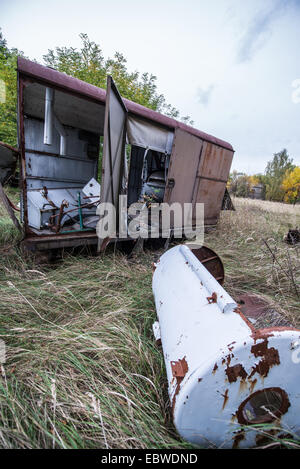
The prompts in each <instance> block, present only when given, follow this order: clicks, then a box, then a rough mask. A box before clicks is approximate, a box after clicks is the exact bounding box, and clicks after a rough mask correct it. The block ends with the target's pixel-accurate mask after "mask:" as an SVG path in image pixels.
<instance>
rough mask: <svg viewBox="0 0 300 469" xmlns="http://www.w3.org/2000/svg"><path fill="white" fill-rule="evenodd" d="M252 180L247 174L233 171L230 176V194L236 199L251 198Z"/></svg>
mask: <svg viewBox="0 0 300 469" xmlns="http://www.w3.org/2000/svg"><path fill="white" fill-rule="evenodd" d="M250 190H251V179H250V176H247V174H245V173H238V172H237V171H233V172H232V173H231V174H230V176H229V192H230V193H231V194H233V195H234V196H236V197H249V195H250Z"/></svg>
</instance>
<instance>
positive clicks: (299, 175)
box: [281, 166, 300, 203]
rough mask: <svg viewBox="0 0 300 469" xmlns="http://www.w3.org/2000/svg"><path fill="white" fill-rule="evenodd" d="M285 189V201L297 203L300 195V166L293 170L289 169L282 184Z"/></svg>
mask: <svg viewBox="0 0 300 469" xmlns="http://www.w3.org/2000/svg"><path fill="white" fill-rule="evenodd" d="M281 187H282V189H283V190H284V191H285V196H284V200H285V202H290V203H295V202H296V201H297V200H298V198H299V197H300V166H296V167H295V169H293V171H287V172H286V173H285V176H284V179H283V181H282V185H281Z"/></svg>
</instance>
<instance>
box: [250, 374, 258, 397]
mask: <svg viewBox="0 0 300 469" xmlns="http://www.w3.org/2000/svg"><path fill="white" fill-rule="evenodd" d="M256 383H257V379H256V378H255V379H253V380H252V381H251V380H250V388H249V391H250V393H251V394H252V393H253V390H254V388H255V385H256Z"/></svg>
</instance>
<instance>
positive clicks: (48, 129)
mask: <svg viewBox="0 0 300 469" xmlns="http://www.w3.org/2000/svg"><path fill="white" fill-rule="evenodd" d="M53 126H54V127H55V128H56V130H57V132H58V133H59V135H60V148H59V154H60V155H61V156H65V155H66V154H67V132H66V130H65V128H64V126H63V125H62V124H61V122H60V121H59V119H58V117H57V116H56V115H55V112H54V90H53V88H46V95H45V125H44V144H45V145H52V142H53Z"/></svg>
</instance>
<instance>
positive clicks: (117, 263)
mask: <svg viewBox="0 0 300 469" xmlns="http://www.w3.org/2000/svg"><path fill="white" fill-rule="evenodd" d="M234 203H235V204H236V208H237V210H236V212H224V213H222V215H221V219H220V223H219V225H218V227H217V230H216V231H213V232H210V233H209V234H208V235H206V239H205V242H206V244H207V245H208V246H210V247H212V248H213V249H214V250H216V252H218V254H219V255H220V256H221V257H222V260H223V262H224V264H225V269H226V285H225V288H227V289H228V290H229V292H230V293H231V294H232V295H233V296H237V295H239V294H240V293H242V292H246V291H247V292H249V291H251V292H255V293H257V294H259V295H261V296H263V297H266V298H267V299H268V300H269V301H270V302H271V303H272V304H274V307H275V308H276V309H277V310H278V311H280V313H281V314H283V315H284V316H285V317H287V318H289V320H290V321H292V322H293V324H295V325H299V324H300V315H299V313H300V311H299V298H298V297H297V295H296V291H295V286H294V284H293V282H292V280H291V278H290V277H288V276H287V275H286V274H285V273H284V272H283V271H282V269H281V268H280V267H279V266H278V265H277V264H276V262H274V260H273V259H272V256H271V254H270V252H269V251H268V248H267V247H266V245H265V244H264V242H263V239H265V240H266V241H267V243H268V245H269V246H270V247H271V249H272V250H274V252H275V253H276V256H277V258H278V261H279V262H280V264H281V265H282V266H283V268H284V269H286V270H287V271H288V270H292V272H293V276H294V282H296V283H297V282H299V270H300V269H299V249H298V248H296V247H292V248H291V247H288V246H287V245H286V244H285V243H284V242H283V236H284V234H285V233H286V231H287V230H288V228H289V227H294V226H295V225H296V224H297V223H298V224H300V223H299V207H296V208H295V210H294V211H293V210H292V211H291V208H290V207H288V210H287V211H284V210H283V208H280V209H279V212H277V213H276V211H270V210H269V208H268V206H267V205H264V203H262V202H260V203H257V202H255V203H254V202H253V201H245V200H235V201H234ZM285 207H286V206H285ZM278 208H279V207H278ZM1 216H2V213H1ZM1 220H3V219H2V218H1ZM9 225H10V221H9V220H6V221H2V224H0V240H1V241H0V246H1V249H0V255H1V265H0V338H1V339H2V340H4V341H5V343H6V347H7V360H6V363H4V364H3V365H2V367H1V377H0V447H2V448H191V445H190V444H188V443H186V442H184V441H182V440H181V439H180V438H179V436H178V435H177V434H176V432H175V430H174V427H173V424H172V421H171V417H170V410H169V406H168V396H167V379H166V375H165V368H164V362H163V357H162V354H161V351H160V350H159V349H158V348H156V346H155V345H154V341H153V337H152V323H153V321H154V320H155V317H156V313H155V308H154V302H153V298H152V290H151V279H152V269H151V263H152V261H153V256H154V255H156V254H155V253H153V252H146V253H144V254H143V255H141V256H140V257H139V258H138V259H136V260H134V261H130V260H128V259H127V258H126V257H125V256H122V255H121V254H117V253H114V252H113V251H111V252H110V253H108V254H107V255H105V256H104V257H101V258H98V257H93V256H81V255H79V256H71V255H66V256H65V257H64V259H63V260H62V261H60V262H58V263H56V264H54V265H47V264H45V265H41V264H37V263H36V262H35V261H34V260H32V259H30V258H24V256H23V255H22V254H21V252H20V251H19V250H18V248H15V243H16V241H17V240H18V236H17V235H16V233H15V231H14V229H13V228H12V227H10V226H9ZM3 226H4V228H3ZM11 230H12V231H11ZM7 233H11V235H9V236H8V235H7ZM260 431H262V432H263V431H264V430H263V429H262V430H260ZM273 443H274V445H278V444H279V443H278V441H273ZM292 444H293V445H294V444H297V443H295V442H294V441H293V442H292ZM287 445H288V443H287Z"/></svg>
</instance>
